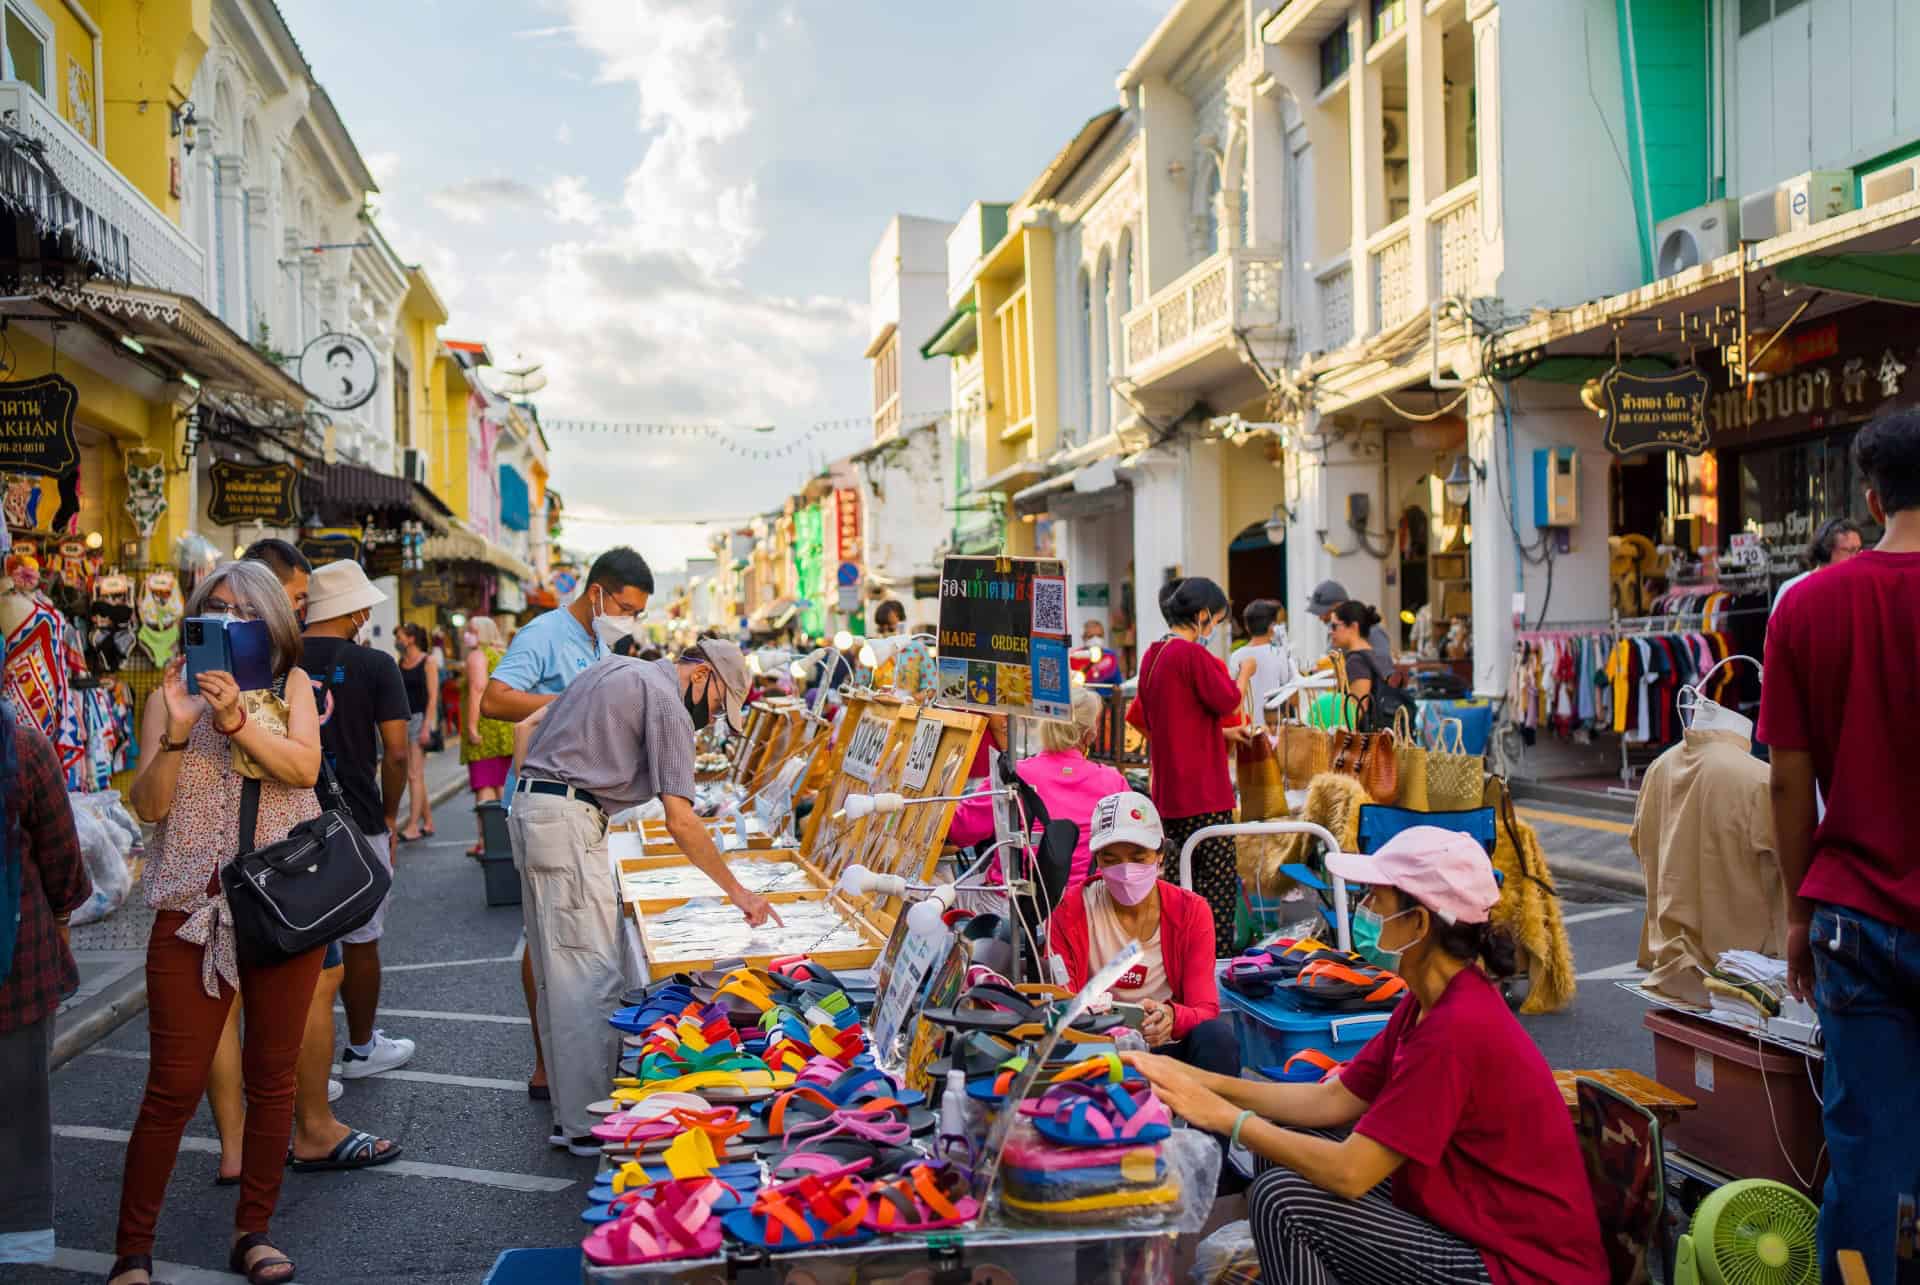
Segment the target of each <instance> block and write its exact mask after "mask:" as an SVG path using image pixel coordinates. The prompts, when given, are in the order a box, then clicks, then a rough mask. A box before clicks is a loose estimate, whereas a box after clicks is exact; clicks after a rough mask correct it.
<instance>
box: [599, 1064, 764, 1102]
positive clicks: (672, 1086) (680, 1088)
mask: <svg viewBox="0 0 1920 1285" xmlns="http://www.w3.org/2000/svg"><path fill="white" fill-rule="evenodd" d="M614 1085H615V1088H614V1090H613V1098H614V1101H616V1102H643V1101H645V1100H646V1099H647V1098H648V1097H650V1096H652V1095H653V1094H655V1093H697V1094H699V1095H700V1096H701V1097H703V1098H705V1099H706V1100H707V1101H708V1102H710V1103H721V1102H750V1101H753V1100H755V1099H757V1098H766V1097H772V1096H773V1095H774V1094H775V1093H778V1092H779V1091H780V1090H781V1089H790V1088H792V1087H793V1072H791V1071H696V1072H694V1073H693V1074H692V1075H683V1076H681V1077H680V1078H679V1079H677V1080H658V1081H648V1082H646V1083H641V1082H640V1081H638V1080H635V1079H633V1078H632V1077H629V1076H621V1077H619V1078H618V1079H616V1080H614Z"/></svg>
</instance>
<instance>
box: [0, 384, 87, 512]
mask: <svg viewBox="0 0 1920 1285" xmlns="http://www.w3.org/2000/svg"><path fill="white" fill-rule="evenodd" d="M79 405H80V390H79V389H77V388H75V387H74V386H73V382H72V381H71V380H69V379H67V378H66V377H65V376H62V375H41V376H40V377H39V378H37V379H27V380H22V381H21V382H20V383H17V384H0V473H31V474H34V475H36V476H39V477H51V478H57V479H59V488H58V489H59V492H60V504H59V507H58V509H57V510H56V511H55V512H54V515H53V521H52V523H51V524H50V525H49V526H48V527H47V530H49V531H53V532H56V533H63V532H65V531H66V529H67V524H68V523H69V522H70V521H71V520H72V518H73V517H74V516H75V515H76V514H78V513H79V512H80V441H79V439H78V438H76V437H75V436H74V435H73V413H74V411H75V410H77V409H78V408H79Z"/></svg>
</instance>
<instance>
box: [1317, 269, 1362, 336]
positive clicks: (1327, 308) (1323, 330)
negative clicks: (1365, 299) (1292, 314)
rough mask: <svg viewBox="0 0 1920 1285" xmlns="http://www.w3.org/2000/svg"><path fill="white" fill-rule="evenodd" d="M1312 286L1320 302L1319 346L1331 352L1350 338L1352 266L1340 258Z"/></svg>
mask: <svg viewBox="0 0 1920 1285" xmlns="http://www.w3.org/2000/svg"><path fill="white" fill-rule="evenodd" d="M1314 285H1315V286H1316V287H1317V289H1316V294H1317V295H1318V297H1319V302H1320V346H1321V348H1323V349H1324V350H1325V351H1327V352H1332V351H1333V350H1334V349H1336V348H1342V347H1345V346H1346V343H1347V341H1348V340H1350V339H1352V338H1353V264H1352V263H1351V262H1349V261H1348V259H1347V258H1346V256H1345V255H1342V256H1341V258H1340V262H1338V263H1336V264H1334V265H1333V266H1332V267H1330V268H1327V269H1325V270H1324V271H1322V272H1321V273H1320V274H1319V275H1318V276H1316V277H1315V278H1314Z"/></svg>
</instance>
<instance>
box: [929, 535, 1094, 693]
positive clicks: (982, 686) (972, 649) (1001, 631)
mask: <svg viewBox="0 0 1920 1285" xmlns="http://www.w3.org/2000/svg"><path fill="white" fill-rule="evenodd" d="M1067 644H1068V636H1067V578H1066V569H1065V567H1064V566H1063V565H1062V564H1061V563H1059V562H1058V561H1055V560H1054V559H1051V558H948V559H946V560H945V562H944V563H943V564H942V567H941V575H940V649H939V657H940V687H939V693H940V700H941V702H942V703H943V704H952V705H960V706H963V707H965V708H969V709H978V710H984V711H987V712H989V713H1017V714H1029V715H1032V716H1034V717H1038V718H1062V719H1063V718H1069V717H1071V716H1072V712H1073V692H1072V688H1071V686H1070V685H1069V684H1070V681H1071V678H1070V671H1069V670H1068V667H1067Z"/></svg>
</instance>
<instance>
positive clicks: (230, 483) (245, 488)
mask: <svg viewBox="0 0 1920 1285" xmlns="http://www.w3.org/2000/svg"><path fill="white" fill-rule="evenodd" d="M207 477H208V479H209V480H210V481H211V482H212V483H213V494H211V495H209V496H208V497H207V521H209V522H211V523H213V524H214V525H215V526H243V525H246V524H248V523H259V524H260V525H262V526H273V527H290V526H293V525H295V524H296V523H298V522H299V521H300V513H299V506H298V505H297V504H296V503H295V502H294V488H295V487H296V486H297V485H298V483H299V480H300V475H299V474H298V473H296V472H294V470H293V465H291V464H236V463H234V462H233V461H232V460H216V461H215V462H214V464H213V466H212V467H211V468H209V469H208V470H207Z"/></svg>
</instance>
